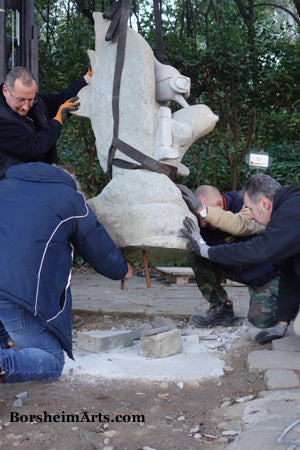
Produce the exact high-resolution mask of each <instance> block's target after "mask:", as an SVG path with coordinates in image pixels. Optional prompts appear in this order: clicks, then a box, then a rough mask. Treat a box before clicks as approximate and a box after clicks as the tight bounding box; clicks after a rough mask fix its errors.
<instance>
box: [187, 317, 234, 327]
mask: <svg viewBox="0 0 300 450" xmlns="http://www.w3.org/2000/svg"><path fill="white" fill-rule="evenodd" d="M234 320H235V317H229V318H228V319H220V320H217V319H216V320H214V321H213V322H211V323H209V324H207V323H206V324H204V323H203V324H201V323H198V322H194V321H193V320H190V325H193V326H194V327H196V328H212V327H215V326H217V325H223V326H224V327H226V326H227V327H228V326H230V325H232V324H233V323H234Z"/></svg>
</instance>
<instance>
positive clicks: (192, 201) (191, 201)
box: [177, 184, 202, 214]
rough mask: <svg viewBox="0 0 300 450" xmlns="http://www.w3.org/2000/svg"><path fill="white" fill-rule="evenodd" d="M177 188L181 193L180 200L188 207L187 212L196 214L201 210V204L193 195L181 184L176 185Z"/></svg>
mask: <svg viewBox="0 0 300 450" xmlns="http://www.w3.org/2000/svg"><path fill="white" fill-rule="evenodd" d="M177 187H178V189H179V190H180V191H181V194H182V198H183V200H184V201H185V202H186V204H187V205H188V208H189V210H190V211H191V212H192V213H194V214H197V213H198V211H199V209H201V208H202V203H201V202H199V200H197V199H196V197H195V195H194V193H193V192H192V191H191V190H190V189H189V188H187V187H186V186H184V185H183V184H177Z"/></svg>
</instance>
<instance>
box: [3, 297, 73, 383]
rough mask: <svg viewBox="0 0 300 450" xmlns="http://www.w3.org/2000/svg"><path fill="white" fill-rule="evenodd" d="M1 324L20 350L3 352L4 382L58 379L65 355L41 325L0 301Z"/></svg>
mask: <svg viewBox="0 0 300 450" xmlns="http://www.w3.org/2000/svg"><path fill="white" fill-rule="evenodd" d="M0 321H1V322H2V323H3V325H4V327H5V329H6V330H7V332H8V333H9V336H10V337H11V339H12V340H13V341H14V343H15V344H16V346H17V347H18V350H16V349H13V348H10V349H0V367H1V368H2V369H3V370H5V373H6V374H5V376H4V378H3V380H2V382H3V383H19V382H22V381H42V382H44V383H46V382H50V381H54V380H56V379H57V378H58V377H59V376H60V375H61V373H62V370H63V366H64V362H65V361H64V353H63V350H62V347H61V345H60V343H59V342H58V340H57V339H56V338H55V337H54V336H53V334H51V333H50V332H49V331H48V330H47V328H46V327H45V326H44V325H43V324H42V322H41V321H40V320H39V319H37V318H36V317H33V316H32V315H31V314H30V313H29V312H28V311H27V310H25V309H24V308H22V307H21V306H19V305H17V304H16V303H14V302H12V301H10V300H5V299H3V298H0Z"/></svg>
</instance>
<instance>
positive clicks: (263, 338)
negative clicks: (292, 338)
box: [255, 323, 287, 345]
mask: <svg viewBox="0 0 300 450" xmlns="http://www.w3.org/2000/svg"><path fill="white" fill-rule="evenodd" d="M286 332H287V327H285V326H284V325H280V324H279V323H278V324H277V325H275V326H274V327H272V328H266V329H265V330H263V331H261V332H260V333H258V334H257V335H256V336H255V340H256V341H257V342H259V343H260V344H261V345H263V344H266V343H267V342H270V341H274V339H281V338H282V337H283V336H284V335H285V334H286Z"/></svg>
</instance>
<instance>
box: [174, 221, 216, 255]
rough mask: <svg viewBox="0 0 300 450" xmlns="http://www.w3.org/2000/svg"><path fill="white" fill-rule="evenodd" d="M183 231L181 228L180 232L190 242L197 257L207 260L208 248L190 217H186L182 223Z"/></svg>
mask: <svg viewBox="0 0 300 450" xmlns="http://www.w3.org/2000/svg"><path fill="white" fill-rule="evenodd" d="M183 225H184V226H185V229H184V228H182V229H181V231H182V233H183V234H184V236H186V237H187V238H188V239H189V240H190V241H191V244H192V246H193V248H194V250H195V252H196V253H197V255H199V256H202V257H203V258H208V249H209V246H208V245H207V244H206V242H205V240H204V239H203V238H202V236H201V234H200V231H199V229H198V228H197V226H196V225H195V223H194V222H193V220H192V219H191V218H190V217H186V218H185V219H184V221H183Z"/></svg>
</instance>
